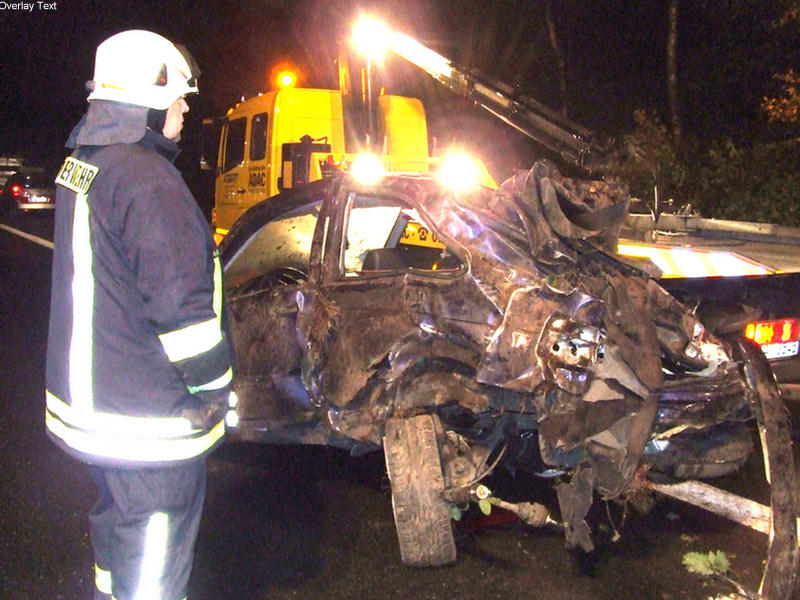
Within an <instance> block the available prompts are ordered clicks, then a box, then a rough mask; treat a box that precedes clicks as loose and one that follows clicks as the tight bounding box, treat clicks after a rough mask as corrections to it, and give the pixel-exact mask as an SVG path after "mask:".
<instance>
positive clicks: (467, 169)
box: [439, 153, 480, 191]
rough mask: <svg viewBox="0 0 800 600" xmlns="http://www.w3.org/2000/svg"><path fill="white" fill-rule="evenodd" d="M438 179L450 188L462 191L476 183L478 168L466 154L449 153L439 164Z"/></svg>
mask: <svg viewBox="0 0 800 600" xmlns="http://www.w3.org/2000/svg"><path fill="white" fill-rule="evenodd" d="M439 179H440V180H441V182H442V184H443V185H444V186H446V187H448V188H450V189H451V190H456V191H464V190H468V189H470V188H473V187H476V186H477V185H478V182H479V181H480V170H479V169H478V165H476V164H475V161H474V160H473V159H472V158H471V157H469V156H467V155H466V154H460V153H454V154H449V155H448V156H446V157H445V158H444V160H442V163H441V165H440V166H439Z"/></svg>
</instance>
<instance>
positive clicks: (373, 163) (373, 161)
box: [350, 154, 384, 185]
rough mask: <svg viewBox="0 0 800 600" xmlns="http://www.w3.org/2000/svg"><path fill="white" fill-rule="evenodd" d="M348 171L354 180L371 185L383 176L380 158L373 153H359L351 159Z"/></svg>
mask: <svg viewBox="0 0 800 600" xmlns="http://www.w3.org/2000/svg"><path fill="white" fill-rule="evenodd" d="M350 172H351V173H352V174H353V177H355V179H356V181H359V182H361V183H365V184H367V185H372V184H373V183H377V181H378V180H379V179H380V178H381V177H382V176H383V174H384V171H383V165H382V164H381V161H380V159H379V158H378V157H377V156H375V155H374V154H359V155H358V156H356V158H355V160H353V164H352V165H351V167H350Z"/></svg>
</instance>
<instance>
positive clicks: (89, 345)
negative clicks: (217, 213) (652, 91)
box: [46, 102, 233, 466]
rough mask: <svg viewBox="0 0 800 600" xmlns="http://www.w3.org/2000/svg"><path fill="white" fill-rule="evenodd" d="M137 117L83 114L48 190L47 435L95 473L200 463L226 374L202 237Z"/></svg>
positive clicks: (160, 141)
mask: <svg viewBox="0 0 800 600" xmlns="http://www.w3.org/2000/svg"><path fill="white" fill-rule="evenodd" d="M145 124H146V109H141V108H138V107H130V106H125V105H119V104H115V103H107V102H97V103H95V102H93V103H92V104H91V105H90V109H89V111H88V113H87V116H85V117H84V119H83V121H82V122H81V123H80V124H79V125H78V127H77V128H76V129H75V131H73V135H72V137H71V145H72V147H74V148H75V151H74V152H73V154H72V156H70V157H68V158H67V159H66V161H65V163H64V165H63V166H62V167H61V169H60V172H59V174H58V176H57V177H56V183H57V188H58V189H57V195H56V225H55V251H54V256H53V279H52V297H51V309H50V329H49V336H48V347H47V391H46V402H47V408H46V427H47V431H48V434H49V435H50V437H51V438H52V439H53V440H54V441H55V442H56V443H57V444H59V445H60V446H62V447H63V448H64V449H65V450H67V451H68V452H69V453H71V454H73V455H75V456H77V457H78V458H79V459H81V460H84V461H86V462H90V463H94V464H101V465H121V466H127V465H160V464H171V463H176V462H179V461H183V460H188V459H192V458H195V457H198V456H202V455H203V454H205V453H206V452H208V451H209V450H210V449H211V448H213V447H214V446H215V445H216V443H217V442H218V441H219V440H220V439H221V438H222V436H223V434H224V427H225V426H224V415H225V410H226V408H227V399H228V394H229V392H230V388H231V382H232V376H233V370H232V355H231V347H230V343H229V339H230V338H229V334H228V331H227V330H226V325H225V315H224V304H223V297H222V272H221V267H220V262H219V256H218V254H217V251H216V247H215V245H214V242H213V240H212V238H211V235H210V230H209V226H208V224H207V223H206V221H205V218H204V217H203V214H202V212H201V211H200V209H199V207H198V206H197V203H196V202H195V200H194V198H193V197H192V195H191V193H190V192H189V190H188V188H187V187H186V185H185V183H184V182H183V179H182V177H181V175H180V173H179V172H178V171H177V169H176V168H175V167H174V166H173V164H172V160H174V158H175V156H176V155H177V146H176V145H175V144H174V143H173V142H171V141H170V140H167V139H166V138H164V137H163V136H162V135H161V134H159V133H155V132H153V131H151V130H149V129H147V128H146V126H145Z"/></svg>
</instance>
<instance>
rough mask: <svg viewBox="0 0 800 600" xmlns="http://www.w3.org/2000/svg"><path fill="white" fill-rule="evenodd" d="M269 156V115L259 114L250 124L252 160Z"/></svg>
mask: <svg viewBox="0 0 800 600" xmlns="http://www.w3.org/2000/svg"><path fill="white" fill-rule="evenodd" d="M266 155H267V113H258V114H257V115H255V116H254V117H253V121H252V122H251V123H250V160H263V159H264V157H265V156H266Z"/></svg>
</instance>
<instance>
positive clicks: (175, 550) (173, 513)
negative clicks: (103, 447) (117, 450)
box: [89, 458, 206, 600]
mask: <svg viewBox="0 0 800 600" xmlns="http://www.w3.org/2000/svg"><path fill="white" fill-rule="evenodd" d="M89 470H90V472H91V474H92V478H93V479H94V481H95V483H96V485H97V491H98V497H97V502H96V503H95V505H94V507H93V508H92V511H91V512H90V513H89V525H90V528H91V538H92V547H93V548H94V557H95V584H96V589H95V600H109V599H111V598H113V599H114V600H183V599H184V598H186V590H187V584H188V582H189V573H190V572H191V569H192V559H193V556H194V546H195V540H196V539H197V530H198V528H199V526H200V517H201V514H202V510H203V499H204V497H205V488H206V465H205V458H202V459H198V460H194V461H190V462H187V463H183V464H181V465H179V466H175V467H164V468H141V469H139V468H137V469H122V468H109V467H98V466H90V467H89Z"/></svg>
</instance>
